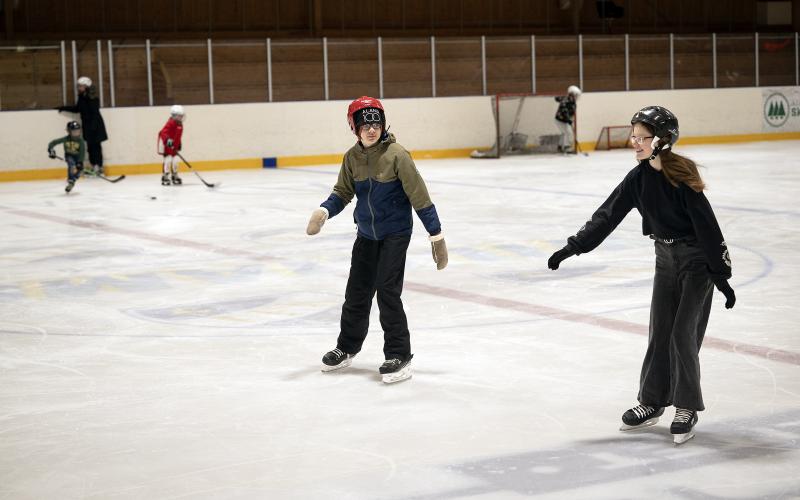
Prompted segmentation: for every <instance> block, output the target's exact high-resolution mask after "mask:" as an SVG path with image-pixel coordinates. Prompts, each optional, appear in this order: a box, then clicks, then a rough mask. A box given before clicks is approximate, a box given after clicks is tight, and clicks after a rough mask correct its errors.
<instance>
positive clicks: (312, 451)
mask: <svg viewBox="0 0 800 500" xmlns="http://www.w3.org/2000/svg"><path fill="white" fill-rule="evenodd" d="M399 139H400V141H401V143H402V135H401V136H400V137H399ZM679 152H683V153H685V154H687V155H688V156H690V157H692V158H694V159H695V160H697V161H698V162H699V163H702V164H703V165H704V168H703V169H702V170H701V172H702V174H703V176H704V178H705V180H706V181H707V184H708V190H707V192H706V194H707V196H708V198H709V200H710V201H711V204H712V206H713V207H714V209H715V212H716V215H717V218H718V220H719V223H720V226H721V227H722V230H723V233H724V235H725V238H726V240H727V242H728V246H729V248H730V253H731V257H732V260H733V274H734V277H733V279H732V281H731V283H732V285H733V287H734V289H735V290H736V293H737V297H738V302H737V303H736V307H735V308H734V309H733V310H725V308H724V306H723V303H724V299H723V297H722V295H721V294H720V293H719V292H715V296H714V305H713V308H712V313H711V319H710V323H709V327H708V330H707V332H706V341H705V343H704V346H703V349H702V351H701V363H702V369H703V392H704V397H705V402H706V407H707V408H706V411H704V412H702V413H701V414H700V422H699V423H698V425H697V427H696V430H697V437H695V438H694V439H693V440H691V441H689V442H688V443H686V444H685V445H683V446H681V447H675V446H674V445H673V444H672V439H671V435H670V434H669V422H670V421H671V419H672V416H673V409H671V408H670V409H668V410H667V411H666V413H665V414H664V417H662V420H661V422H660V423H659V424H658V425H657V426H655V427H652V428H650V429H649V430H644V431H641V432H639V433H634V434H630V433H629V434H622V433H620V432H619V431H618V430H617V429H618V427H619V425H620V416H621V414H622V412H623V411H624V410H625V409H627V408H629V407H631V406H633V405H634V404H635V403H636V393H637V388H638V376H639V369H640V366H641V361H642V358H643V356H644V352H645V348H646V335H647V323H648V312H649V302H650V293H651V283H652V275H653V268H654V256H653V248H652V247H653V245H652V241H651V240H649V239H648V238H646V237H644V236H642V235H641V218H640V216H639V215H638V213H636V212H635V211H634V212H632V213H631V214H629V216H628V218H627V219H626V220H625V221H624V222H623V223H622V224H621V225H620V226H619V227H618V228H617V230H616V232H615V233H614V234H612V235H611V237H609V238H608V239H607V240H606V242H605V243H604V244H603V245H602V246H601V247H599V248H598V249H597V250H595V251H594V252H592V253H590V254H586V255H581V256H579V257H576V258H571V259H569V260H567V261H565V262H564V263H563V264H562V266H561V269H560V270H559V271H556V272H553V271H550V270H548V269H547V267H546V260H547V257H548V256H549V255H550V254H551V252H552V251H554V250H556V249H557V248H560V247H561V246H562V245H563V244H564V242H565V240H566V238H567V237H568V236H569V235H571V234H574V232H575V231H577V229H578V228H580V226H581V225H582V224H583V222H584V221H585V220H586V219H587V218H588V217H589V216H590V215H591V213H592V212H593V211H594V210H595V208H596V207H597V206H598V205H599V204H600V203H601V202H602V201H603V200H604V199H605V197H606V196H607V195H608V194H609V193H610V192H611V190H612V189H613V188H614V187H615V186H616V184H617V183H618V182H619V181H620V180H621V179H622V178H623V176H624V175H625V173H626V172H627V171H628V170H629V169H630V168H632V167H633V166H634V163H635V162H634V161H633V160H632V154H631V153H630V152H629V151H614V152H606V153H600V152H598V153H591V154H590V156H588V157H583V156H578V157H572V156H570V157H560V156H558V157H557V156H548V157H516V158H508V159H503V160H431V161H418V166H419V168H420V171H421V172H422V174H423V176H424V178H425V179H426V181H427V183H428V188H429V190H430V192H431V196H432V198H433V200H434V202H435V204H436V206H437V209H438V212H439V214H440V217H441V220H442V225H443V228H444V232H445V235H446V241H447V244H448V248H449V251H450V265H449V267H448V268H447V269H446V270H444V271H440V272H437V271H436V269H435V265H434V263H433V262H432V259H431V255H430V248H429V244H428V242H427V240H426V239H425V234H423V233H424V231H423V230H422V226H421V224H420V223H419V221H418V220H416V219H415V229H416V231H415V234H414V237H413V238H412V242H411V247H410V250H409V258H408V264H407V269H406V287H405V293H404V302H405V307H406V312H407V314H408V317H409V324H410V328H411V339H412V348H413V352H414V354H415V357H414V362H413V367H414V376H413V378H412V379H411V380H408V381H406V382H403V383H400V384H395V385H391V386H387V385H384V384H382V383H381V380H380V377H379V375H378V373H377V368H378V366H379V365H380V363H381V362H382V361H383V355H382V351H381V348H382V332H381V330H380V324H379V323H378V318H377V306H373V317H372V321H371V328H370V336H369V337H368V338H367V342H366V345H365V348H364V350H363V351H362V352H361V353H360V354H359V355H358V356H357V357H356V358H355V361H354V363H353V366H352V367H351V368H350V369H347V370H345V371H341V372H333V373H321V372H320V369H319V367H320V358H321V356H322V355H323V354H324V353H325V352H326V351H327V350H329V349H331V348H332V347H334V345H335V341H336V336H337V334H338V319H339V313H340V308H341V305H342V301H343V298H344V288H345V283H346V278H347V273H348V269H349V255H350V250H351V248H352V242H353V240H354V236H355V230H354V225H353V222H352V215H351V214H352V206H353V205H350V206H349V207H348V208H347V209H346V210H345V212H343V213H342V214H341V215H339V216H337V217H336V218H334V219H331V220H330V221H328V223H327V224H326V226H325V227H324V228H323V230H322V233H321V234H320V235H318V236H315V237H313V238H312V237H309V236H306V235H305V232H304V230H305V226H306V222H307V220H308V216H309V215H310V213H311V211H312V210H313V209H314V208H315V207H316V206H317V205H318V204H319V203H320V202H322V201H323V200H324V199H325V198H326V197H327V196H328V194H329V193H330V189H331V187H332V185H333V183H334V181H335V179H336V173H337V171H338V166H324V167H313V168H311V167H309V168H297V169H285V170H264V171H260V170H249V171H209V172H206V173H204V174H203V175H204V177H205V178H206V179H207V180H209V181H210V182H218V181H222V185H221V186H219V187H218V188H216V189H214V190H209V189H206V188H205V187H203V186H202V185H201V184H200V183H199V181H198V180H197V179H196V178H195V177H194V176H193V175H192V174H191V173H184V174H183V178H184V181H185V184H184V185H183V186H180V187H162V186H160V185H159V177H158V176H156V175H143V176H131V177H129V178H127V179H126V180H124V181H122V182H120V183H118V184H109V183H106V182H103V181H102V180H99V179H82V180H81V181H80V182H79V183H78V185H77V186H76V188H75V191H73V193H72V194H71V195H69V196H66V195H65V194H64V192H63V187H64V182H63V181H41V182H27V183H4V184H0V216H1V217H0V230H1V231H2V232H1V234H2V239H0V242H1V243H0V259H1V260H0V262H2V266H1V267H0V271H1V272H2V280H1V281H0V498H2V499H14V500H16V499H33V498H37V499H76V498H97V499H132V498H141V499H155V498H157V499H166V498H203V499H205V498H224V499H245V498H248V499H249V498H259V499H284V498H313V499H317V498H342V499H344V498H347V499H351V498H352V499H361V498H380V499H415V500H436V499H455V498H470V499H516V498H528V497H536V498H553V499H555V498H559V499H560V498H591V499H600V498H608V499H639V498H656V497H657V498H689V499H718V498H747V499H753V498H798V497H800V336H798V333H800V328H799V327H798V323H800V313H798V304H797V301H798V291H799V290H800V264H798V259H797V254H798V249H800V231H798V226H799V225H800V207H798V196H799V195H800V169H799V168H798V166H800V163H798V157H800V142H770V143H751V144H742V145H720V146H702V147H700V146H696V147H684V148H679ZM153 196H155V197H156V199H155V200H153V199H151V197H153Z"/></svg>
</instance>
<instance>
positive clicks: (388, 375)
mask: <svg viewBox="0 0 800 500" xmlns="http://www.w3.org/2000/svg"><path fill="white" fill-rule="evenodd" d="M413 357H414V355H413V354H412V355H410V356H409V357H408V359H406V360H401V359H399V358H391V359H387V360H386V361H384V362H383V364H382V365H381V367H380V368H379V369H378V371H379V372H380V373H381V375H383V383H384V384H393V383H395V382H400V381H403V380H406V379H408V378H411V358H413Z"/></svg>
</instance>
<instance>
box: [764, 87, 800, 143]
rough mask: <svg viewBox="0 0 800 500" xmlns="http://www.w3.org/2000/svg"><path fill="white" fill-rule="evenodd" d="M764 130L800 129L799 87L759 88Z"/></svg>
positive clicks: (787, 130)
mask: <svg viewBox="0 0 800 500" xmlns="http://www.w3.org/2000/svg"><path fill="white" fill-rule="evenodd" d="M761 100H762V104H763V109H762V116H763V121H762V125H761V128H762V130H763V131H764V132H798V131H800V87H771V88H764V89H761Z"/></svg>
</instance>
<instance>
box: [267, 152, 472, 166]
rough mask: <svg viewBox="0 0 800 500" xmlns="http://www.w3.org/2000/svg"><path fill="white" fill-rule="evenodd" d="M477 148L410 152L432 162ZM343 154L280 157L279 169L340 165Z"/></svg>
mask: <svg viewBox="0 0 800 500" xmlns="http://www.w3.org/2000/svg"><path fill="white" fill-rule="evenodd" d="M474 150H475V148H460V149H420V150H414V151H410V153H411V156H412V157H413V158H414V159H416V160H432V159H441V158H467V157H469V154H470V153H471V152H473V151H474ZM342 156H343V155H341V154H335V155H305V156H279V157H278V159H277V164H278V168H286V167H307V166H309V165H331V164H334V165H339V164H341V163H342Z"/></svg>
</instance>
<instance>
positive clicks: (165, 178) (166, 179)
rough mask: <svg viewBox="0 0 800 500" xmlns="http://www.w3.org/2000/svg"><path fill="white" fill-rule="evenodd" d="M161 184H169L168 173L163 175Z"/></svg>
mask: <svg viewBox="0 0 800 500" xmlns="http://www.w3.org/2000/svg"><path fill="white" fill-rule="evenodd" d="M161 185H162V186H169V176H168V175H167V174H164V175H162V176H161Z"/></svg>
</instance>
